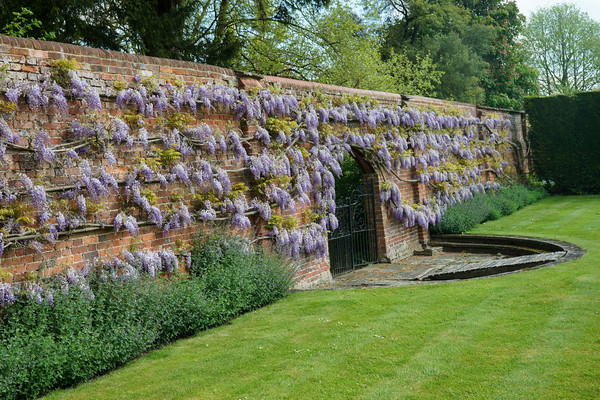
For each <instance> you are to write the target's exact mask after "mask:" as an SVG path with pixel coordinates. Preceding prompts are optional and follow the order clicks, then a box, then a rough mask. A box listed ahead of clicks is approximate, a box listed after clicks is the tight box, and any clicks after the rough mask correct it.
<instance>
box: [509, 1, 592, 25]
mask: <svg viewBox="0 0 600 400" xmlns="http://www.w3.org/2000/svg"><path fill="white" fill-rule="evenodd" d="M516 1H517V6H518V7H519V10H521V12H522V13H523V14H525V16H526V17H528V18H529V16H530V15H531V13H532V12H535V11H537V10H538V9H539V8H546V7H549V6H553V5H555V4H560V3H571V4H574V5H575V6H576V7H577V8H579V9H580V10H581V11H584V12H586V13H588V15H589V16H590V18H592V19H594V20H596V21H598V22H600V0H570V1H568V0H516Z"/></svg>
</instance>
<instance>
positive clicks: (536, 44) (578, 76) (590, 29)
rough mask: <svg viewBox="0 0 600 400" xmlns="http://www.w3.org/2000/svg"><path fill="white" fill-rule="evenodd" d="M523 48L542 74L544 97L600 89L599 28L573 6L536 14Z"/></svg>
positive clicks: (557, 6)
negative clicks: (599, 87)
mask: <svg viewBox="0 0 600 400" xmlns="http://www.w3.org/2000/svg"><path fill="white" fill-rule="evenodd" d="M524 44H525V47H526V49H527V50H528V53H529V59H530V62H531V63H532V64H533V65H534V66H535V67H537V68H538V70H539V72H540V76H539V83H540V88H541V91H542V93H543V94H546V95H549V94H553V93H572V92H578V91H590V90H592V89H595V88H597V87H598V86H599V85H600V24H599V23H598V22H596V21H594V20H592V19H591V18H590V17H589V16H588V15H587V13H585V12H582V11H581V10H579V9H578V8H577V7H575V6H574V5H572V4H561V5H556V6H552V7H548V8H543V9H540V10H539V11H537V12H536V13H534V14H533V15H532V16H531V20H530V22H529V24H528V25H527V28H526V30H525V40H524Z"/></svg>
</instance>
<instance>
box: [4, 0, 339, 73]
mask: <svg viewBox="0 0 600 400" xmlns="http://www.w3.org/2000/svg"><path fill="white" fill-rule="evenodd" d="M328 2H329V0H298V1H294V2H292V1H290V0H3V1H2V2H0V26H4V25H6V24H7V22H8V21H10V19H11V18H12V12H13V11H15V10H19V9H21V7H24V6H26V7H28V8H30V9H31V10H32V11H33V13H34V14H35V15H36V17H37V18H39V19H40V21H41V22H42V24H43V26H44V28H45V29H47V30H49V31H53V32H55V33H56V39H57V40H58V41H61V42H65V43H74V44H82V45H88V46H94V47H99V48H104V49H111V50H121V51H128V52H135V53H138V54H144V55H150V56H158V57H168V58H176V59H181V60H189V61H197V62H206V63H210V64H214V65H219V66H225V67H227V66H230V65H232V62H233V60H235V59H236V57H238V56H239V54H240V53H241V52H242V51H243V49H244V43H245V42H246V40H247V39H248V38H249V37H251V36H252V35H254V34H256V32H257V31H256V29H257V27H258V26H260V25H261V24H265V23H274V24H281V25H291V24H293V23H294V16H295V13H296V12H297V11H298V10H299V9H301V8H305V9H309V8H314V9H318V8H320V7H323V6H325V5H327V4H328ZM32 33H33V35H35V36H39V34H38V32H37V31H36V30H35V29H34V30H33V31H32Z"/></svg>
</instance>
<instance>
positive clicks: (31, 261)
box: [0, 35, 524, 287]
mask: <svg viewBox="0 0 600 400" xmlns="http://www.w3.org/2000/svg"><path fill="white" fill-rule="evenodd" d="M63 58H66V59H72V58H75V59H76V61H77V63H78V64H79V66H80V67H81V68H80V70H78V75H79V76H80V77H81V78H83V79H84V80H86V82H88V83H89V84H90V85H92V86H93V87H94V88H95V89H96V91H98V92H99V93H100V94H101V99H102V103H103V109H104V110H107V111H108V114H110V115H119V114H121V113H122V111H120V110H118V109H117V107H116V105H115V95H116V90H115V89H114V88H113V82H114V81H117V80H120V81H125V82H131V81H132V80H133V77H134V75H136V74H140V75H141V76H142V77H144V76H150V75H153V76H162V77H171V76H176V77H177V78H178V79H180V80H182V81H184V82H185V83H194V82H195V83H203V84H212V83H216V82H223V83H226V84H229V85H233V86H237V87H239V88H247V87H252V86H263V85H264V84H265V83H277V84H279V85H281V86H282V87H283V88H284V89H286V90H288V91H290V92H293V93H295V94H297V95H299V94H303V93H309V92H313V91H317V90H318V91H321V92H325V93H329V94H332V95H342V94H348V93H349V94H359V95H363V96H371V97H373V98H375V99H376V100H378V101H380V102H385V103H390V104H406V103H408V104H409V105H411V106H434V107H440V108H448V107H453V108H458V109H461V110H463V111H464V112H465V113H468V114H471V115H473V116H477V115H484V114H487V113H490V112H492V111H494V112H499V110H490V109H482V108H478V107H476V106H474V105H469V104H462V103H455V102H447V101H441V100H436V99H429V98H423V97H412V98H410V99H407V98H405V97H402V96H401V95H398V94H391V93H382V92H373V91H364V90H358V89H351V88H344V87H337V86H332V85H323V84H318V83H314V82H304V81H297V80H292V79H284V78H278V77H271V76H266V77H262V76H256V75H252V74H245V73H240V72H236V71H233V70H229V69H225V68H219V67H215V66H210V65H202V64H195V63H191V62H184V61H176V60H168V59H160V58H154V57H145V56H139V55H132V54H125V53H119V52H114V51H106V50H100V49H94V48H88V47H81V46H74V45H69V44H62V43H55V42H44V41H36V40H30V39H20V38H12V37H8V36H1V35H0V62H2V63H3V64H8V71H9V73H10V74H11V77H12V78H16V79H21V80H33V81H35V80H38V79H40V76H41V74H43V73H44V72H46V71H47V70H48V65H49V62H51V61H52V60H58V59H63ZM83 112H85V109H84V108H83V107H82V105H81V104H78V102H77V101H74V102H72V103H71V104H70V113H71V114H72V116H77V115H79V114H81V113H83ZM501 113H502V114H503V115H505V116H507V117H510V118H511V119H512V120H514V121H515V124H514V125H515V126H516V128H515V131H514V132H513V140H516V141H521V142H522V143H523V146H524V141H523V134H522V132H521V124H520V120H521V114H520V113H515V112H509V111H505V110H502V111H501ZM5 119H6V120H7V122H8V124H9V125H10V127H11V128H12V129H16V130H26V131H34V132H38V131H40V130H46V131H48V133H49V134H50V136H51V137H52V143H53V144H58V143H60V142H61V139H60V138H61V136H63V134H64V132H65V130H66V129H67V126H66V125H65V122H64V121H65V120H69V118H63V117H59V115H58V114H57V110H56V109H55V108H54V107H51V108H49V110H48V111H47V112H43V111H39V112H31V111H30V110H29V108H28V106H27V105H25V104H21V105H20V106H19V107H18V110H17V111H16V112H14V113H11V114H10V115H9V116H8V117H5ZM200 122H205V123H207V124H208V125H210V126H211V127H222V128H225V127H226V126H228V125H234V126H236V127H237V128H239V129H240V130H241V131H242V132H244V133H245V134H244V135H245V136H251V135H252V133H253V129H254V128H253V127H252V126H250V127H248V126H241V125H240V123H239V122H238V121H235V119H234V118H233V115H232V114H231V113H230V112H227V111H224V110H219V109H217V110H216V111H214V112H211V114H209V115H201V121H200ZM144 153H145V152H144V151H143V150H142V149H137V148H135V147H134V148H133V149H131V150H126V149H122V150H121V153H120V154H115V156H116V158H117V160H118V162H117V165H116V166H114V167H111V168H112V169H111V170H110V171H111V172H116V173H119V174H120V176H118V178H117V179H123V178H124V177H125V174H126V171H127V169H128V167H129V166H130V165H132V164H134V163H135V159H136V157H138V156H143V155H144ZM7 159H8V161H7V162H4V163H3V164H1V167H0V173H4V174H7V173H9V172H11V171H22V172H24V173H26V174H27V175H29V176H30V177H31V178H32V179H35V178H40V177H42V178H44V179H45V180H46V182H50V184H51V186H53V187H59V186H61V185H65V184H67V182H68V181H69V177H70V176H72V175H77V174H80V173H81V172H80V171H79V169H78V168H71V169H66V173H62V172H61V171H60V170H59V169H56V170H55V169H54V168H42V169H40V168H39V166H38V165H37V164H36V162H35V161H32V157H31V155H28V154H23V153H22V152H15V151H7ZM221 162H223V163H225V164H226V165H229V166H235V165H236V161H235V160H228V159H222V160H221ZM100 163H102V160H100V159H98V160H96V164H95V165H96V166H98V165H100ZM107 168H108V167H107ZM375 175H376V177H377V180H378V181H381V180H382V179H385V180H386V181H392V182H395V183H397V184H398V187H400V188H401V191H402V195H403V196H405V197H407V198H413V199H414V200H415V201H418V200H419V199H420V198H422V197H423V196H424V195H425V189H424V187H422V185H416V184H411V183H406V182H402V181H398V180H397V179H395V178H394V177H393V176H386V175H384V173H383V172H381V171H376V174H375ZM403 178H409V176H408V173H407V172H406V176H403ZM237 179H238V180H244V176H243V174H238V176H237ZM46 184H47V183H46ZM156 187H158V186H156ZM157 194H158V195H159V203H164V204H166V203H168V202H170V191H169V192H167V191H164V190H163V191H161V190H158V191H157ZM117 200H118V199H117V198H116V197H114V196H113V197H112V198H111V199H110V201H109V202H108V203H109V204H108V209H107V210H106V211H103V212H102V213H101V216H103V217H107V218H108V219H111V218H112V217H114V215H115V214H116V206H115V204H116V202H117ZM376 201H377V204H378V206H377V208H376V218H377V222H378V226H377V233H378V240H379V254H380V255H381V259H382V260H386V259H387V260H396V259H398V258H401V257H404V256H406V255H408V254H411V253H412V251H413V250H414V249H416V248H418V247H419V246H420V244H421V243H423V242H424V241H425V242H426V241H427V240H428V233H427V232H426V231H425V230H423V229H422V228H417V227H415V228H410V229H406V228H404V227H402V226H401V225H400V224H398V223H397V222H395V221H394V220H392V219H391V217H390V215H389V214H388V211H387V209H386V207H384V206H383V205H382V204H381V203H380V202H379V186H376ZM206 228H207V227H205V226H203V225H202V224H197V225H196V226H191V227H188V228H186V229H182V230H178V231H174V232H172V233H171V234H170V235H169V236H165V235H163V233H162V232H161V231H159V230H158V229H157V228H156V227H154V226H143V227H140V235H139V236H138V237H137V238H133V237H132V236H131V235H130V234H129V233H128V232H127V231H121V232H120V233H115V232H113V231H112V228H100V229H96V230H89V231H86V232H82V233H79V234H72V235H70V236H65V237H61V240H59V241H58V242H57V243H56V245H55V246H54V247H53V246H51V245H46V246H45V249H44V251H43V252H42V253H36V252H35V251H34V250H31V249H24V248H17V247H16V246H13V247H11V248H9V249H7V250H6V251H5V253H4V255H3V256H2V258H1V259H0V268H1V270H2V271H3V272H8V273H10V274H13V275H14V279H22V278H23V277H24V275H25V274H26V273H28V272H36V271H39V270H40V269H41V267H42V266H43V267H42V269H43V270H44V273H46V274H52V273H57V272H60V271H61V270H63V269H64V268H65V267H66V266H76V267H80V266H83V265H85V264H86V263H87V262H89V261H92V260H94V259H108V258H112V257H114V256H118V255H119V254H120V253H121V251H122V250H124V249H130V247H131V246H132V245H135V246H136V247H138V248H153V249H157V248H159V247H171V248H172V247H174V246H175V244H176V243H177V244H183V245H184V246H185V245H189V244H190V242H191V240H192V238H193V236H194V232H195V231H196V230H197V229H206ZM295 265H296V266H295V276H296V280H297V282H298V286H300V287H307V286H311V285H313V284H316V283H318V282H321V281H327V280H328V279H330V277H331V275H330V274H329V261H328V259H316V258H314V257H309V258H305V259H301V260H297V261H296V262H295Z"/></svg>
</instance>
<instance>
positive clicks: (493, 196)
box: [431, 185, 547, 234]
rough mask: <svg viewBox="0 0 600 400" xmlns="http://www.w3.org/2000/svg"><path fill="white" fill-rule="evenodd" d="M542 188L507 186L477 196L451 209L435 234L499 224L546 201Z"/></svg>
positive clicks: (460, 231)
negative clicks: (508, 217) (498, 221)
mask: <svg viewBox="0 0 600 400" xmlns="http://www.w3.org/2000/svg"><path fill="white" fill-rule="evenodd" d="M546 195H547V194H546V191H545V190H544V189H543V188H542V187H527V186H524V185H514V186H503V187H501V188H499V189H497V190H496V193H491V192H488V193H477V194H475V195H474V196H473V198H472V199H471V200H468V201H465V202H463V203H461V204H455V205H453V206H450V207H448V209H447V210H446V212H445V214H444V215H443V216H442V220H441V221H440V223H439V224H437V225H435V226H433V227H431V232H432V233H439V234H441V233H463V232H466V231H468V230H469V229H471V228H473V227H475V226H476V225H478V224H480V223H482V222H485V221H489V220H496V219H498V218H500V217H502V216H503V215H509V214H512V213H513V212H515V211H516V210H518V209H520V208H522V207H524V206H526V205H528V204H531V203H534V202H536V201H538V200H540V199H541V198H543V197H545V196H546Z"/></svg>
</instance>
